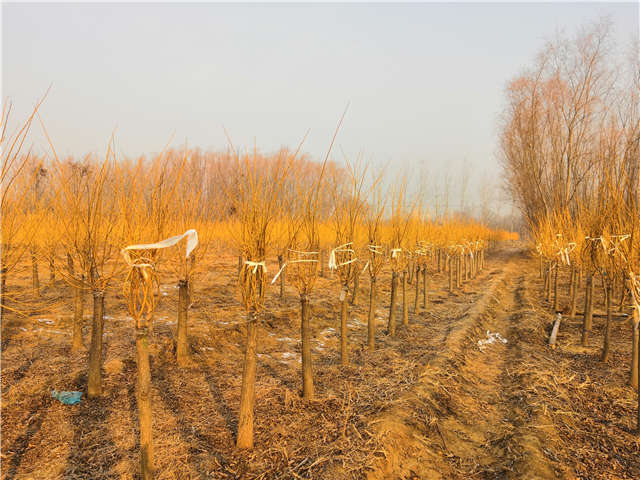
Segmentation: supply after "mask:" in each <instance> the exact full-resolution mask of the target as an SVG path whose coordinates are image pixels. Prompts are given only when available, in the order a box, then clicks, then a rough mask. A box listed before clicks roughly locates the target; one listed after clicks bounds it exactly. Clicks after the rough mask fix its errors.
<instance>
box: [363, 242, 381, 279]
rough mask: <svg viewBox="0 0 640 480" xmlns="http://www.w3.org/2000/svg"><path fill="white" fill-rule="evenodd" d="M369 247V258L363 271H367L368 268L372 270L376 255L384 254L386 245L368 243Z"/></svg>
mask: <svg viewBox="0 0 640 480" xmlns="http://www.w3.org/2000/svg"><path fill="white" fill-rule="evenodd" d="M367 248H368V249H369V260H367V263H366V264H365V265H364V268H363V269H362V273H364V272H366V271H367V268H368V269H369V270H370V271H371V262H372V261H373V260H374V259H375V256H376V255H384V247H383V246H382V245H368V246H367Z"/></svg>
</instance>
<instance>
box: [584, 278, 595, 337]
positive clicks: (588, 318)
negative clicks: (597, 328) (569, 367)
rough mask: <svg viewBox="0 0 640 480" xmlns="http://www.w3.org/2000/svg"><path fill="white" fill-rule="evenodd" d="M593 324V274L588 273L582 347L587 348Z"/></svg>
mask: <svg viewBox="0 0 640 480" xmlns="http://www.w3.org/2000/svg"><path fill="white" fill-rule="evenodd" d="M592 324H593V274H592V273H591V272H587V285H586V287H585V293H584V317H583V319H582V346H583V347H586V346H587V343H588V341H589V333H591V325H592Z"/></svg>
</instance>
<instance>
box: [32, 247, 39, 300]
mask: <svg viewBox="0 0 640 480" xmlns="http://www.w3.org/2000/svg"><path fill="white" fill-rule="evenodd" d="M31 280H32V286H33V296H34V297H36V298H39V297H40V277H39V275H38V257H36V254H35V253H34V252H31Z"/></svg>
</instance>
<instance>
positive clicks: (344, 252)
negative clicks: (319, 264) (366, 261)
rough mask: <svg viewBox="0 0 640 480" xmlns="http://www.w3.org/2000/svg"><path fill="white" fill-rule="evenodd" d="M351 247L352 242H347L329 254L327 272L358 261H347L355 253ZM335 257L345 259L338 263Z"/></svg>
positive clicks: (355, 259) (354, 259) (351, 259)
mask: <svg viewBox="0 0 640 480" xmlns="http://www.w3.org/2000/svg"><path fill="white" fill-rule="evenodd" d="M351 245H353V242H348V243H345V244H344V245H340V246H338V247H336V248H334V249H333V250H331V253H330V254H329V264H328V267H329V270H337V269H338V268H339V267H342V266H344V265H349V264H350V263H353V262H355V261H357V260H358V259H357V258H355V257H354V258H350V259H349V257H351V256H353V255H355V253H356V252H355V250H354V249H353V248H351ZM337 256H340V257H346V258H347V259H346V260H345V259H341V260H342V261H340V262H338V260H337Z"/></svg>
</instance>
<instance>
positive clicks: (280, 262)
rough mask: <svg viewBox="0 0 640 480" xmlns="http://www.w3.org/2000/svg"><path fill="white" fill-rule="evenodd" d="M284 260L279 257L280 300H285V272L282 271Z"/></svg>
mask: <svg viewBox="0 0 640 480" xmlns="http://www.w3.org/2000/svg"><path fill="white" fill-rule="evenodd" d="M283 262H284V260H283V258H282V255H278V271H279V272H280V300H284V275H285V272H284V270H282V264H283Z"/></svg>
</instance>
